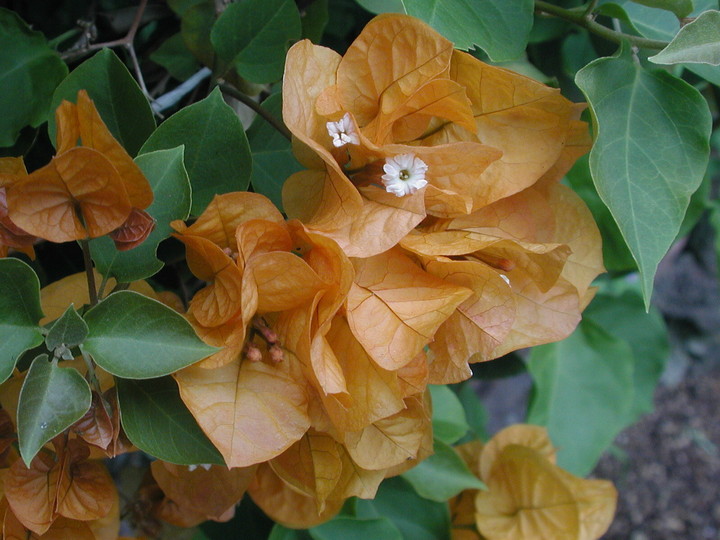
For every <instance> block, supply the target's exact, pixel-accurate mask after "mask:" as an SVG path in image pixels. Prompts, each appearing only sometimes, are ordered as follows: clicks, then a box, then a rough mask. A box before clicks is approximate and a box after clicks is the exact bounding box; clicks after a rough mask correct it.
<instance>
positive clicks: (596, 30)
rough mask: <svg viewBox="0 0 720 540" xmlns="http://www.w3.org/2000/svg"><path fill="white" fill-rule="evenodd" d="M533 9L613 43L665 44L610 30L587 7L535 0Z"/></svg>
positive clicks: (648, 46)
mask: <svg viewBox="0 0 720 540" xmlns="http://www.w3.org/2000/svg"><path fill="white" fill-rule="evenodd" d="M594 4H595V2H590V6H589V7H590V8H594ZM535 11H536V12H537V13H540V14H545V15H552V16H554V17H558V18H560V19H564V20H566V21H570V22H571V23H574V24H577V25H578V26H580V27H582V28H585V29H586V30H589V31H590V32H592V33H593V34H597V35H598V36H600V37H603V38H605V39H607V40H608V41H612V42H614V43H622V42H623V41H629V42H630V44H631V45H634V46H636V47H642V48H643V49H658V50H659V49H664V48H665V47H666V46H667V45H668V42H667V41H659V40H656V39H647V38H644V37H640V36H633V35H631V34H625V33H623V32H618V31H616V30H611V29H610V28H608V27H607V26H603V25H602V24H599V23H596V22H595V21H594V20H593V18H592V12H591V11H588V9H587V8H582V10H580V11H578V10H577V9H565V8H561V7H559V6H556V5H553V4H550V3H548V2H544V1H543V0H535Z"/></svg>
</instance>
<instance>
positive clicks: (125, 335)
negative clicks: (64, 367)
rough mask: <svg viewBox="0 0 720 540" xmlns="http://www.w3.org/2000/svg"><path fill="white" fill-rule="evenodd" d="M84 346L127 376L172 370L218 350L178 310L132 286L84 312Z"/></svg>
mask: <svg viewBox="0 0 720 540" xmlns="http://www.w3.org/2000/svg"><path fill="white" fill-rule="evenodd" d="M85 322H87V324H88V327H89V328H90V334H89V335H88V337H87V339H86V340H85V343H84V344H83V348H84V350H86V351H87V352H89V353H90V354H92V356H93V358H94V359H95V361H96V362H97V363H98V365H99V366H101V367H102V368H103V369H105V370H107V371H109V372H110V373H112V374H113V375H117V376H118V377H124V378H127V379H149V378H153V377H161V376H163V375H167V374H169V373H173V372H175V371H177V370H179V369H182V368H184V367H186V366H189V365H190V364H193V363H195V362H197V361H198V360H201V359H202V358H205V357H206V356H209V355H210V354H212V353H213V352H215V350H216V349H215V348H214V347H210V346H209V345H205V344H204V343H203V342H202V341H200V339H199V338H198V337H197V336H196V335H195V331H194V330H193V329H192V327H191V326H190V324H189V323H188V322H187V321H186V320H185V319H184V318H183V317H182V316H181V315H179V314H178V313H177V312H176V311H174V310H172V309H170V308H169V307H167V306H165V305H164V304H161V303H160V302H158V301H156V300H152V299H150V298H147V297H146V296H142V295H141V294H138V293H135V292H131V291H119V292H116V293H114V294H111V295H110V296H108V297H107V298H106V299H105V300H103V301H102V302H101V303H100V304H98V305H97V306H95V307H94V308H93V309H91V310H90V311H88V312H87V313H86V314H85Z"/></svg>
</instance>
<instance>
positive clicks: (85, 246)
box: [80, 238, 98, 307]
mask: <svg viewBox="0 0 720 540" xmlns="http://www.w3.org/2000/svg"><path fill="white" fill-rule="evenodd" d="M80 247H82V252H83V261H84V262H85V275H86V276H87V284H88V292H89V293H90V307H93V306H94V305H97V303H98V292H97V287H96V286H95V273H94V272H93V263H92V257H91V256H90V243H89V242H88V240H87V238H86V239H85V240H80Z"/></svg>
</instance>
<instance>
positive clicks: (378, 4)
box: [356, 0, 405, 14]
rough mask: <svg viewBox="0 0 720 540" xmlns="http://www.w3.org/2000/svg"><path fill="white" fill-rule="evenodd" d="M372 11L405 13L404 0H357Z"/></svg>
mask: <svg viewBox="0 0 720 540" xmlns="http://www.w3.org/2000/svg"><path fill="white" fill-rule="evenodd" d="M356 1H357V3H358V4H360V5H361V6H362V7H364V8H365V9H367V10H368V11H369V12H370V13H376V14H378V13H405V8H404V7H403V0H356Z"/></svg>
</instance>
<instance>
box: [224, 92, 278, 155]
mask: <svg viewBox="0 0 720 540" xmlns="http://www.w3.org/2000/svg"><path fill="white" fill-rule="evenodd" d="M220 90H222V91H223V92H225V93H227V94H230V95H231V96H232V97H234V98H235V99H237V100H238V101H239V102H241V103H242V104H243V105H245V106H246V107H250V108H251V109H252V110H253V111H255V112H256V113H257V114H259V115H260V116H262V117H263V118H264V119H265V121H266V122H267V123H268V124H270V125H271V126H272V127H274V128H275V129H277V130H278V131H279V132H280V133H281V134H282V135H283V137H285V138H286V139H288V140H289V141H290V140H292V133H290V130H289V129H288V128H287V126H285V124H283V123H282V122H281V121H280V120H278V119H277V118H275V117H274V116H273V115H272V114H270V113H269V112H267V111H266V110H265V109H263V108H262V107H261V106H260V104H259V103H256V102H255V101H254V100H252V99H250V97H249V96H246V95H245V94H243V93H242V92H240V91H239V90H237V89H236V88H234V87H233V86H230V85H229V84H227V83H220Z"/></svg>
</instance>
